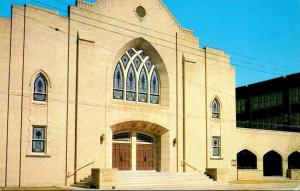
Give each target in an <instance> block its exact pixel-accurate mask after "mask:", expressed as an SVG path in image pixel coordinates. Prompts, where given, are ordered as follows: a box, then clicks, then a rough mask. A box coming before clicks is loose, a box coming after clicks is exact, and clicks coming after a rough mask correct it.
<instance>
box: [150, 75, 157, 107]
mask: <svg viewBox="0 0 300 191" xmlns="http://www.w3.org/2000/svg"><path fill="white" fill-rule="evenodd" d="M150 102H151V103H153V104H158V103H159V79H158V76H157V72H156V70H153V73H152V77H151V91H150Z"/></svg>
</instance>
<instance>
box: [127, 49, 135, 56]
mask: <svg viewBox="0 0 300 191" xmlns="http://www.w3.org/2000/svg"><path fill="white" fill-rule="evenodd" d="M128 54H129V56H130V57H133V56H134V55H135V52H134V51H133V50H132V49H130V50H128Z"/></svg>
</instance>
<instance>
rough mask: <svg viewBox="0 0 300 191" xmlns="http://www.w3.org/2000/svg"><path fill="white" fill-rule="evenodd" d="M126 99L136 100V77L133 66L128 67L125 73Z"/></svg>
mask: <svg viewBox="0 0 300 191" xmlns="http://www.w3.org/2000/svg"><path fill="white" fill-rule="evenodd" d="M126 86H127V87H126V88H127V89H126V99H127V100H128V101H135V100H136V77H135V73H134V69H133V66H132V65H131V66H130V67H129V70H128V73H127V82H126Z"/></svg>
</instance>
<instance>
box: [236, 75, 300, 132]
mask: <svg viewBox="0 0 300 191" xmlns="http://www.w3.org/2000/svg"><path fill="white" fill-rule="evenodd" d="M236 113H237V127H240V128H253V129H266V130H278V131H292V132H300V73H296V74H291V75H288V76H284V77H280V78H275V79H271V80H268V81H263V82H259V83H255V84H251V85H248V86H242V87H238V88H236Z"/></svg>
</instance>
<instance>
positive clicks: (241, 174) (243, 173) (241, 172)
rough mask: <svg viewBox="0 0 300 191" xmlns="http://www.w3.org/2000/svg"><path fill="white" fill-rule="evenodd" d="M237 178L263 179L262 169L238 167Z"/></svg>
mask: <svg viewBox="0 0 300 191" xmlns="http://www.w3.org/2000/svg"><path fill="white" fill-rule="evenodd" d="M237 173H238V180H263V179H264V173H263V170H257V169H238V172H237Z"/></svg>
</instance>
